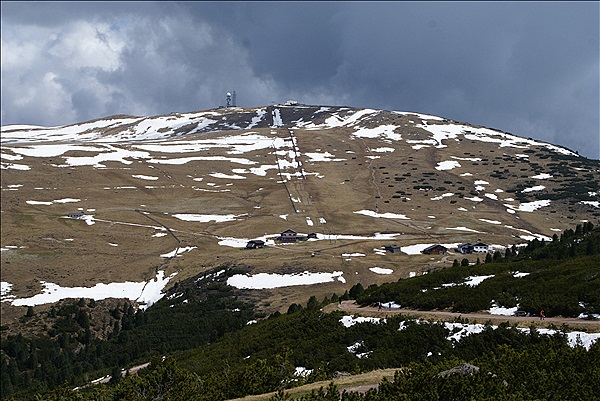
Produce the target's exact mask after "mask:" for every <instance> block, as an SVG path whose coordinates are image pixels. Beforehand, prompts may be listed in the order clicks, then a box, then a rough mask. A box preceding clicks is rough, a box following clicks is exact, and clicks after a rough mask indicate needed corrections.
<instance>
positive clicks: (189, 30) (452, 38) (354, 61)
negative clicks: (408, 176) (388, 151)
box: [1, 1, 600, 159]
mask: <svg viewBox="0 0 600 401" xmlns="http://www.w3.org/2000/svg"><path fill="white" fill-rule="evenodd" d="M1 11H2V17H1V18H2V55H1V56H2V61H1V63H2V64H1V68H2V77H1V78H2V99H1V100H2V115H1V117H2V125H7V124H35V125H46V126H55V125H65V124H70V123H75V122H81V121H85V120H91V119H95V118H100V117H105V116H108V115H114V114H132V115H141V116H150V115H158V114H167V113H170V112H174V111H177V112H187V111H197V110H204V109H210V108H214V107H217V106H219V105H224V104H225V94H226V93H227V92H230V91H233V90H235V91H236V93H237V105H238V106H242V107H258V106H264V105H267V104H270V103H272V102H283V101H285V100H288V99H295V100H298V101H299V102H301V103H308V104H316V105H343V106H352V107H368V108H376V109H388V110H399V111H416V112H421V113H426V114H434V115H438V116H442V117H446V118H449V119H453V120H458V121H462V122H469V123H473V124H479V125H484V126H487V127H491V128H496V129H500V130H503V131H507V132H511V133H514V134H517V135H521V136H525V137H532V138H536V139H540V140H544V141H548V142H551V143H555V144H559V145H563V146H566V147H568V148H570V149H572V150H575V151H578V152H579V153H580V154H581V155H584V156H586V157H589V158H595V159H598V158H600V150H599V148H600V145H599V143H600V127H599V124H600V117H599V114H600V111H599V109H600V104H599V86H600V84H599V76H600V72H599V59H600V56H599V48H600V45H599V37H600V27H599V18H600V9H599V3H598V2H596V1H590V2H530V3H526V2H498V3H493V2H464V3H462V2H461V3H459V2H431V3H429V2H231V3H228V2H180V3H176V2H130V3H127V2H96V3H92V2H40V3H34V2H4V1H3V2H2V10H1Z"/></svg>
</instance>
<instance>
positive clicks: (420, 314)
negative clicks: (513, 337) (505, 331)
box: [325, 301, 600, 333]
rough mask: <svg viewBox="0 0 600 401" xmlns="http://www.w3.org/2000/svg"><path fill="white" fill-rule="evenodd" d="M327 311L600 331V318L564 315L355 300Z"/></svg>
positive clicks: (373, 315)
mask: <svg viewBox="0 0 600 401" xmlns="http://www.w3.org/2000/svg"><path fill="white" fill-rule="evenodd" d="M325 310H326V311H328V312H332V311H335V310H341V311H346V312H351V313H354V314H357V315H362V316H370V317H390V316H394V315H405V316H410V317H413V318H418V319H426V320H435V321H440V322H444V321H453V320H456V319H466V320H468V321H469V322H470V323H486V322H492V323H493V324H500V323H503V322H508V323H509V324H511V325H517V326H518V327H531V326H535V327H538V328H548V327H550V326H558V327H560V326H563V325H566V326H568V327H569V328H572V329H577V330H583V331H586V332H592V333H596V332H600V320H583V319H577V318H564V317H547V318H545V319H544V320H540V318H539V317H535V316H528V317H516V316H503V315H490V314H489V313H483V312H480V313H456V312H450V311H437V310H435V311H420V310H414V309H389V308H381V310H379V308H378V307H370V306H366V307H361V306H360V305H358V304H356V302H354V301H342V303H341V304H331V305H328V306H327V307H326V308H325Z"/></svg>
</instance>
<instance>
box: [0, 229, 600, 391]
mask: <svg viewBox="0 0 600 401" xmlns="http://www.w3.org/2000/svg"><path fill="white" fill-rule="evenodd" d="M599 245H600V230H599V229H594V227H593V226H592V225H591V224H590V223H586V224H585V225H580V226H577V228H576V229H575V230H567V231H566V232H565V233H563V235H562V236H561V237H558V236H557V237H555V239H554V241H552V243H549V244H544V243H543V242H540V241H537V240H534V241H532V242H530V243H529V245H528V246H527V247H525V248H522V249H521V250H520V252H517V250H516V248H513V249H511V250H509V251H507V252H506V253H505V254H497V255H494V256H492V257H491V260H489V261H488V263H484V264H481V265H478V266H461V265H460V264H458V266H457V267H452V268H448V269H445V270H441V271H436V272H431V273H430V274H428V275H425V276H422V277H418V278H412V279H410V280H400V281H399V282H396V283H388V284H384V285H381V286H371V287H369V288H367V289H364V288H362V286H360V285H356V286H353V287H352V288H351V289H349V291H348V292H347V293H346V294H344V295H343V296H342V298H347V297H353V298H356V299H358V300H360V301H361V302H363V303H367V304H368V303H372V302H379V301H392V300H394V301H396V302H399V303H401V304H402V305H403V306H409V305H410V306H413V307H418V308H423V309H425V308H430V309H433V308H448V307H449V306H450V305H451V302H452V301H455V305H454V308H455V309H457V310H459V311H469V310H481V309H487V308H489V306H490V302H491V300H492V299H494V300H495V301H496V303H497V304H499V305H503V306H507V307H508V306H512V305H513V304H516V303H517V302H518V303H519V304H520V305H521V307H522V309H524V310H529V308H530V309H531V311H532V312H537V311H538V309H539V308H540V307H541V308H544V309H545V310H546V313H547V314H548V315H563V316H572V315H574V314H575V315H576V314H579V313H581V312H586V313H598V312H599V311H600V294H598V288H599V284H600V282H599V280H600V278H599V277H600V259H599V255H600V254H599V252H600V246H599ZM222 270H223V272H221V274H217V273H216V272H217V270H216V269H215V270H214V272H213V273H212V274H207V275H205V276H203V277H200V278H195V279H190V280H186V281H184V282H182V283H180V284H179V285H177V286H176V287H175V288H173V289H172V290H170V291H169V293H168V295H167V296H166V297H165V298H163V299H162V300H161V301H159V302H157V303H156V304H155V305H153V306H152V307H150V308H149V309H148V310H147V311H145V312H144V311H137V312H136V311H135V310H134V309H133V307H132V306H131V305H129V304H127V303H125V304H122V305H119V307H118V308H115V309H113V310H112V317H113V321H114V322H116V323H114V324H113V327H112V328H111V330H110V335H109V338H108V339H107V340H104V341H101V340H99V339H98V338H95V337H94V336H93V335H91V331H90V328H89V318H86V317H87V316H88V312H89V309H90V308H93V307H95V305H93V303H90V302H88V303H86V302H85V301H79V302H74V303H72V304H69V305H63V306H62V307H61V308H60V309H59V310H55V311H54V313H55V314H56V315H57V319H56V323H55V325H54V327H53V328H51V330H50V331H49V332H48V335H47V336H46V337H43V338H37V339H26V338H24V337H21V336H12V337H7V338H3V340H2V354H1V358H2V360H1V369H2V371H1V374H2V397H3V398H8V397H15V398H16V399H33V398H34V397H37V398H36V399H48V400H59V399H60V400H77V399H82V400H84V399H85V400H87V399H94V400H145V399H171V400H179V399H185V400H201V401H202V400H211V401H218V400H226V399H229V398H235V397H241V396H244V395H248V394H261V393H265V392H270V391H279V394H278V395H277V396H276V397H274V399H278V400H282V399H289V397H288V396H286V394H285V389H287V388H290V387H294V386H297V385H301V384H305V383H310V382H315V381H322V380H330V379H331V378H333V377H335V376H336V374H337V372H349V373H352V374H355V373H361V372H368V371H372V370H374V369H381V368H398V369H399V372H398V373H397V374H396V377H395V379H394V381H393V382H387V381H384V382H383V383H382V384H381V386H380V388H379V389H378V390H371V391H370V392H369V393H367V394H366V395H359V394H355V393H347V394H344V395H343V399H344V400H346V401H351V400H390V399H410V400H413V399H414V400H418V399H423V400H432V399H433V400H436V399H439V400H446V399H457V400H466V399H478V400H479V399H490V400H491V399H494V400H521V399H557V400H558V399H561V400H571V399H573V400H578V399H581V400H588V399H594V397H595V396H597V394H600V363H598V361H600V344H598V343H596V344H595V345H593V346H592V347H591V349H590V350H589V351H588V350H586V349H585V348H583V347H581V346H577V347H574V348H572V347H570V346H569V344H568V343H567V339H566V337H565V336H563V335H561V334H556V335H553V336H547V335H540V334H539V333H538V332H537V331H536V330H535V329H534V328H532V329H530V331H529V332H527V333H524V332H523V331H522V330H518V329H517V328H516V327H511V326H509V325H508V324H504V325H501V326H500V327H498V328H496V329H494V328H492V327H491V326H487V327H486V328H485V330H484V331H483V332H481V333H479V334H473V335H471V336H468V337H465V338H462V339H461V340H460V341H455V340H451V339H449V336H450V335H451V334H453V333H454V331H455V330H457V329H453V328H452V326H451V325H447V324H441V323H423V322H421V323H418V322H416V321H412V320H407V319H405V318H403V317H401V316H397V317H393V318H389V319H387V320H385V321H383V320H382V321H380V322H379V323H378V324H373V323H357V324H354V325H352V326H350V327H344V325H342V324H341V323H340V319H341V318H342V316H343V314H341V313H339V312H338V313H331V314H327V313H323V312H322V311H321V307H322V306H323V305H324V304H326V303H329V302H336V301H337V299H338V296H337V295H335V294H334V295H333V296H332V297H331V299H325V300H323V301H322V302H319V301H318V300H317V299H316V298H315V297H310V299H309V300H308V303H307V305H306V306H302V305H298V304H293V305H290V308H289V310H288V313H286V314H283V315H282V314H279V313H275V314H273V315H271V316H269V317H268V318H266V319H264V320H262V321H260V322H258V323H257V324H251V325H247V323H248V322H249V321H251V320H252V319H253V318H255V316H254V313H253V311H252V308H251V306H250V305H247V304H244V303H242V302H240V301H239V300H238V299H237V298H236V296H235V294H234V292H233V290H232V289H231V288H230V287H228V286H226V285H225V283H224V281H225V279H226V278H227V276H229V275H231V274H234V273H236V272H239V271H236V269H235V268H224V269H222ZM517 271H518V272H524V273H530V274H529V275H527V276H525V277H519V278H517V277H514V276H513V273H514V272H517ZM492 274H493V275H494V277H493V278H488V279H486V280H484V281H483V282H482V283H481V284H479V285H478V286H476V287H468V286H453V287H443V286H442V284H444V283H460V282H462V281H463V280H464V278H465V277H469V276H473V275H477V276H481V275H492ZM436 287H441V288H440V289H437V290H434V289H433V288H436ZM423 289H428V290H427V291H425V292H423V291H422V290H423ZM580 303H581V305H584V307H582V306H580ZM424 305H429V306H424ZM32 313H33V312H32ZM164 355H170V357H168V358H166V359H164V360H163V359H162V358H160V357H161V356H164ZM150 360H152V363H151V365H150V367H149V368H147V369H145V370H142V371H140V372H139V373H138V374H136V375H130V376H129V375H127V376H125V377H123V378H121V377H120V375H119V374H117V373H118V372H119V369H120V368H123V367H126V366H132V365H134V364H136V363H143V362H147V361H150ZM465 362H468V363H471V364H473V365H476V366H478V367H479V368H480V372H479V373H477V374H473V375H466V376H463V375H461V374H453V375H450V376H446V377H442V376H443V375H441V376H436V375H437V374H438V373H440V372H442V371H445V370H447V369H450V368H452V367H455V366H457V365H460V364H462V363H465ZM297 367H304V368H306V369H310V373H309V374H308V375H306V376H298V375H297V374H296V373H295V372H296V368H297ZM110 373H112V374H113V380H111V383H109V384H99V385H94V386H88V387H85V388H82V389H79V390H72V388H73V387H75V386H77V385H82V384H85V383H87V382H89V381H90V380H91V379H93V378H96V377H100V376H103V375H106V374H110ZM36 394H37V395H36ZM336 397H338V391H337V389H336V388H335V387H334V386H330V387H329V388H327V389H322V390H320V391H317V392H313V393H312V394H309V395H306V396H304V398H303V400H305V401H308V400H330V399H331V400H334V399H335V400H337V399H338V398H336Z"/></svg>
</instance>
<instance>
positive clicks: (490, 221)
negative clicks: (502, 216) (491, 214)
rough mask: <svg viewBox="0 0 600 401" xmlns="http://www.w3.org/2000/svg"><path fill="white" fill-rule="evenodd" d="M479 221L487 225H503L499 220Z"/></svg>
mask: <svg viewBox="0 0 600 401" xmlns="http://www.w3.org/2000/svg"><path fill="white" fill-rule="evenodd" d="M479 221H483V222H485V223H490V224H502V222H501V221H497V220H488V219H479Z"/></svg>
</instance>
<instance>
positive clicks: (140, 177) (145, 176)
mask: <svg viewBox="0 0 600 401" xmlns="http://www.w3.org/2000/svg"><path fill="white" fill-rule="evenodd" d="M132 177H133V178H139V179H140V180H148V181H156V180H158V177H153V176H151V175H141V174H134V175H132Z"/></svg>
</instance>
